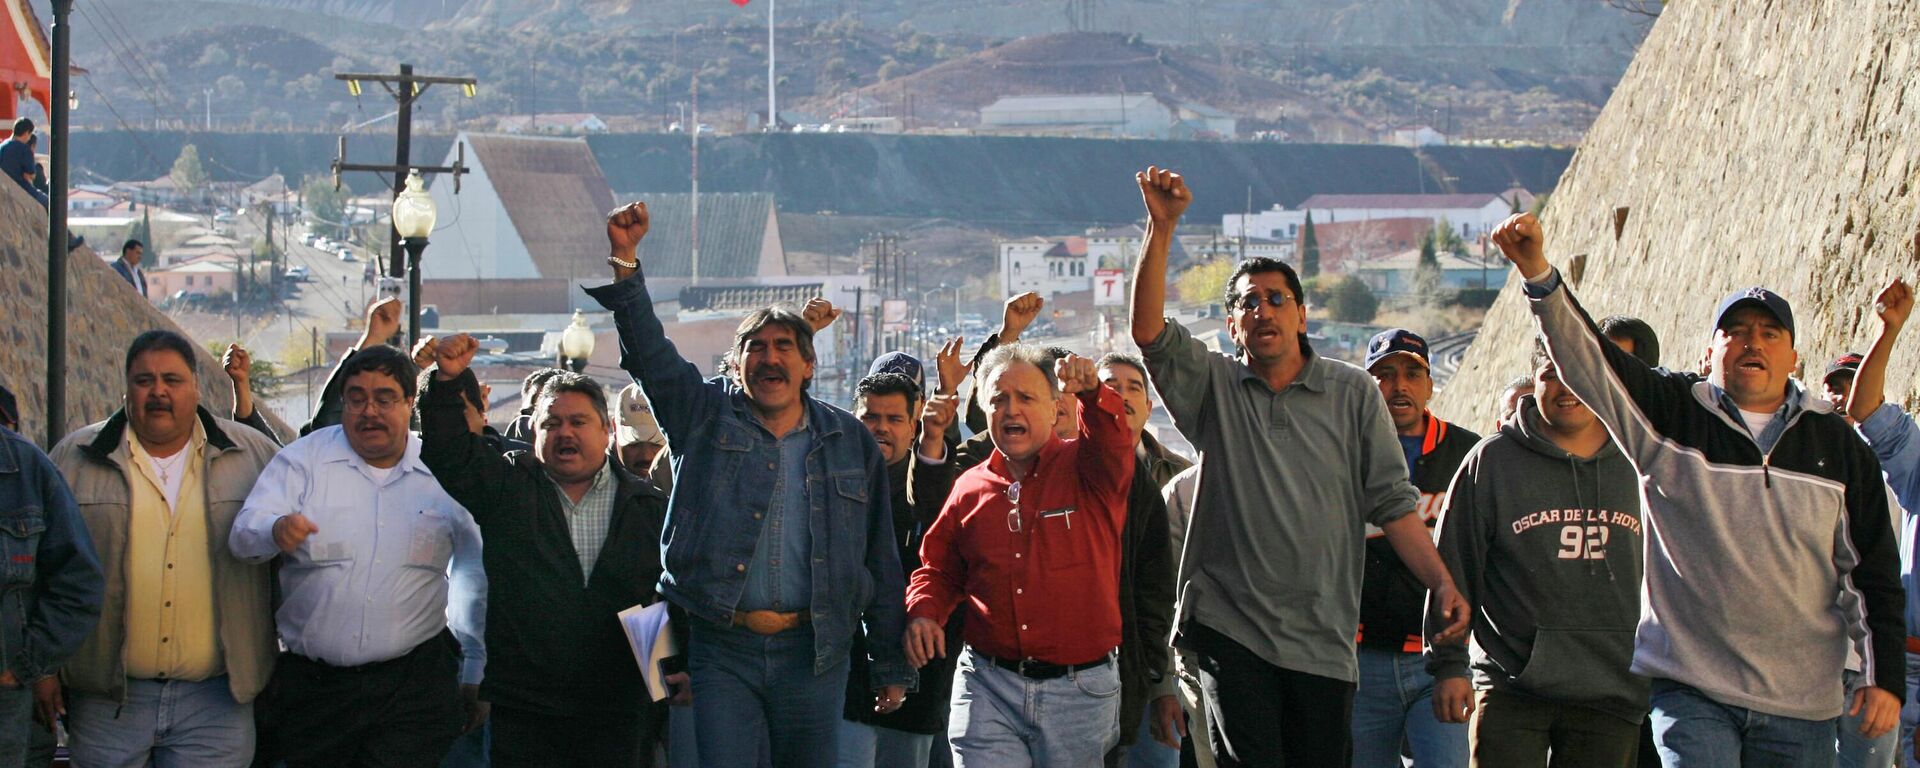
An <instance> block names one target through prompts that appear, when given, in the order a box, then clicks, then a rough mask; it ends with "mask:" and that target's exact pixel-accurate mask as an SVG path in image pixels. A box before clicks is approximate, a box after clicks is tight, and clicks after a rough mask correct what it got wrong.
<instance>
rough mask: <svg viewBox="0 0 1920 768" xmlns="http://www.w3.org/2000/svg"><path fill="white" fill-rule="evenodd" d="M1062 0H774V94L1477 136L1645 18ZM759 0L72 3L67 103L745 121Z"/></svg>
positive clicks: (197, 112) (1577, 72) (1307, 134)
mask: <svg viewBox="0 0 1920 768" xmlns="http://www.w3.org/2000/svg"><path fill="white" fill-rule="evenodd" d="M45 2H46V0H36V4H41V5H44V3H45ZM1063 7H1064V6H1063V5H1062V4H1061V2H1060V0H1045V1H1044V2H1042V0H954V1H953V2H945V3H936V2H931V1H930V0H783V1H782V3H781V5H780V8H781V9H782V10H781V27H780V29H779V33H778V36H777V38H778V39H777V45H778V47H779V66H780V79H781V83H780V91H781V95H782V104H783V105H786V106H790V107H801V108H804V109H806V110H807V111H810V112H814V113H817V114H835V113H845V112H849V111H857V110H859V109H860V108H861V106H860V105H865V107H866V108H867V109H868V110H869V112H868V113H869V114H870V113H871V111H870V110H872V109H875V108H877V109H880V110H883V111H884V112H885V113H894V112H899V111H901V107H900V105H901V104H902V103H904V102H905V101H906V100H908V99H911V101H912V113H913V115H914V117H915V120H914V123H915V125H916V126H917V127H967V126H970V125H972V124H973V122H974V121H975V119H976V118H975V115H974V111H975V110H977V109H978V108H979V106H981V105H984V104H986V103H990V102H991V101H992V100H993V99H994V98H997V97H998V96H1001V95H1009V94H1017V93H1074V92H1085V93H1109V92H1113V91H1115V90H1118V89H1120V88H1125V89H1127V90H1132V91H1153V92H1155V93H1159V94H1161V95H1164V96H1169V97H1172V98H1176V99H1179V100H1187V101H1195V102H1200V103H1206V104H1211V105H1213V106H1217V107H1221V108H1223V109H1227V110H1229V111H1232V112H1234V113H1236V114H1238V115H1241V116H1242V117H1243V118H1248V119H1250V121H1251V122H1249V123H1248V126H1249V127H1250V128H1253V129H1268V128H1278V129H1281V130H1285V131H1286V132H1287V133H1288V134H1289V135H1292V136H1294V137H1295V138H1297V139H1300V140H1321V141H1327V140H1331V141H1366V140H1371V139H1373V137H1374V136H1375V135H1376V134H1377V133H1378V131H1379V130H1380V129H1381V128H1384V127H1388V126H1393V125H1398V124H1406V123H1431V124H1434V125H1436V126H1440V127H1442V128H1443V129H1444V128H1447V127H1451V128H1453V129H1454V130H1453V133H1454V134H1456V135H1461V136H1466V137H1472V138H1492V139H1522V140H1529V141H1544V142H1554V143H1571V142H1572V141H1574V140H1576V139H1577V138H1578V136H1579V135H1580V133H1581V132H1582V131H1584V129H1585V128H1586V126H1587V125H1588V124H1589V123H1590V122H1591V120H1592V118H1593V116H1594V114H1596V113H1597V110H1598V107H1599V105H1600V104H1602V103H1603V102H1604V101H1605V99H1606V97H1607V95H1608V94H1609V93H1610V91H1611V88H1612V84H1613V82H1614V81H1615V80H1616V79H1617V78H1618V76H1619V74H1620V72H1621V71H1622V70H1623V69H1624V67H1625V65H1626V62H1627V60H1628V58H1629V57H1630V56H1631V54H1632V51H1633V48H1634V46H1635V45H1636V44H1637V41H1638V39H1639V38H1638V34H1639V33H1638V31H1637V27H1636V26H1635V24H1637V23H1638V21H1637V20H1635V19H1634V18H1633V17H1631V16H1630V15H1628V14H1624V13H1622V12H1619V11H1617V10H1614V9H1611V8H1608V7H1606V6H1605V5H1604V4H1603V3H1599V2H1595V1H1594V0H1346V1H1345V2H1335V3H1305V2H1299V1H1298V0H1280V1H1279V2H1260V3H1253V2H1246V1H1245V0H1193V1H1192V2H1182V3H1179V4H1174V3H1171V2H1168V1H1167V0H1160V1H1158V2H1154V1H1151V0H1109V1H1108V2H1107V3H1106V4H1104V5H1101V6H1100V11H1099V13H1100V14H1101V15H1100V16H1098V17H1097V18H1096V19H1095V20H1093V21H1092V22H1091V23H1087V24H1082V25H1081V26H1083V27H1086V28H1087V29H1085V30H1081V31H1068V29H1067V28H1068V26H1069V25H1068V24H1067V22H1066V18H1065V16H1064V14H1063V13H1061V9H1062V8H1063ZM1176 8H1177V9H1178V13H1177V14H1173V13H1172V12H1173V10H1174V9H1176ZM762 9H763V6H760V5H757V4H750V5H749V7H747V8H745V9H741V8H736V7H734V6H733V5H732V4H731V3H725V2H719V1H718V0H699V2H693V1H692V0H648V1H647V2H638V1H637V0H422V1H420V2H408V3H400V2H396V1H395V0H227V1H225V2H214V1H213V0H99V2H89V3H86V4H83V5H82V7H81V8H79V9H78V10H77V11H76V17H75V20H76V25H75V32H74V41H75V53H76V62H77V63H79V64H81V65H82V66H86V67H88V68H89V69H90V70H91V74H89V75H87V76H85V77H83V78H81V80H80V82H78V83H76V86H77V89H78V90H79V92H80V96H81V99H82V103H83V105H95V106H105V107H108V109H99V108H94V109H88V108H85V107H83V108H82V109H81V110H80V111H79V112H77V113H76V114H75V119H76V121H77V123H78V124H80V125H83V126H92V127H98V128H122V127H124V128H132V127H136V126H139V127H148V128H151V127H154V126H163V127H175V128H186V127H189V126H195V127H200V128H203V129H204V128H205V127H206V124H207V123H209V122H211V123H212V125H213V126H214V127H215V128H216V129H220V130H321V131H335V130H338V129H339V127H340V126H343V125H347V124H350V123H360V122H365V121H369V120H374V119H376V118H378V117H380V116H381V115H382V114H383V113H384V112H385V111H386V106H387V105H386V103H385V100H384V99H382V98H379V97H380V96H382V95H383V94H381V93H380V92H378V91H377V90H375V91H372V92H370V93H369V94H368V95H367V96H363V97H362V98H360V99H354V98H353V97H351V96H349V95H348V94H347V93H346V91H345V88H344V87H342V86H341V85H339V84H338V83H336V82H334V81H333V79H332V76H333V73H335V72H338V71H343V70H348V69H354V70H391V69H392V68H393V67H394V66H396V65H397V64H398V63H399V62H401V61H406V62H409V63H413V64H415V65H416V67H417V68H418V69H419V70H420V71H423V72H434V73H445V74H464V75H472V76H474V77H476V78H478V79H479V80H480V81H481V87H480V89H479V94H478V97H477V98H475V99H460V98H456V97H447V96H430V97H429V98H428V99H427V100H426V101H425V102H423V103H422V105H421V108H420V109H419V110H418V111H417V113H416V114H417V118H418V119H420V120H423V121H425V122H426V123H427V125H426V126H424V127H426V128H429V129H432V128H435V127H438V128H440V129H445V128H447V127H449V126H454V125H463V126H469V125H476V124H481V123H485V122H488V121H489V118H491V117H493V116H499V115H507V114H525V113H529V112H544V113H553V112H593V113H598V114H600V115H602V116H604V117H617V118H621V119H620V120H618V121H615V122H616V124H617V125H618V126H619V128H618V129H620V130H659V129H660V128H662V127H664V126H665V125H666V124H667V123H669V122H672V121H675V120H679V119H682V115H683V113H682V111H681V110H682V109H683V106H685V105H688V103H689V102H691V101H692V90H693V88H692V86H693V82H694V79H695V78H696V76H697V77H698V79H699V81H700V83H701V88H700V91H701V93H700V103H701V106H702V111H703V113H705V114H706V115H707V117H703V122H710V123H714V124H716V125H719V126H721V127H723V128H729V127H730V128H733V129H739V128H742V127H744V125H745V123H746V121H747V115H748V113H749V112H751V111H754V110H757V109H761V108H763V105H764V104H765V102H766V93H765V87H766V86H765V72H766V49H765V45H766V29H765V26H764V19H765V17H764V15H763V13H764V11H763V10H762ZM1170 15H1176V16H1177V18H1167V17H1168V16H1170ZM960 17H966V18H968V19H971V21H970V22H968V23H965V24H962V23H958V20H959V18H960ZM209 91H211V94H209V93H208V92H209ZM209 101H210V102H211V104H210V105H209ZM876 105H877V106H876ZM209 113H211V114H209ZM708 117H710V118H711V119H708Z"/></svg>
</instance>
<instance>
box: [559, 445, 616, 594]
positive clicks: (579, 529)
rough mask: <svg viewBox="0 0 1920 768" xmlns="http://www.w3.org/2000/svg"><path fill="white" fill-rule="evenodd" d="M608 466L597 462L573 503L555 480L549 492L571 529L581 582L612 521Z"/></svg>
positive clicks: (589, 574) (588, 573) (590, 569)
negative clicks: (590, 479) (588, 483)
mask: <svg viewBox="0 0 1920 768" xmlns="http://www.w3.org/2000/svg"><path fill="white" fill-rule="evenodd" d="M610 467H611V465H609V464H601V465H600V471H599V472H598V473H597V474H595V475H594V476H593V485H592V486H590V487H588V488H587V494H586V495H585V496H581V497H580V501H579V503H577V504H576V503H574V501H573V499H569V498H567V492H566V491H564V490H561V489H560V485H559V484H558V483H555V484H554V486H553V492H554V493H556V494H559V496H560V510H561V511H562V512H565V513H566V518H567V528H568V529H570V530H571V531H572V533H573V551H574V553H575V554H577V555H579V556H580V577H581V582H582V583H585V582H586V581H587V580H588V579H590V578H592V576H593V562H594V561H595V560H598V559H599V558H600V545H601V544H603V543H605V542H606V540H607V528H608V526H610V525H612V523H613V491H614V482H613V470H612V469H611V468H610Z"/></svg>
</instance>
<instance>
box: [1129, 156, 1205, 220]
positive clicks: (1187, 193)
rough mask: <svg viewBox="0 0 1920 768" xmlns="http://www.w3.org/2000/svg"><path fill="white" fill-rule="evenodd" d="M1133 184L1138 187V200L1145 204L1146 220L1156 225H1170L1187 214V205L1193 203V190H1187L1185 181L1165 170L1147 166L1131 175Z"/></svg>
mask: <svg viewBox="0 0 1920 768" xmlns="http://www.w3.org/2000/svg"><path fill="white" fill-rule="evenodd" d="M1133 180H1134V182H1136V183H1138V184H1139V185H1140V198H1141V199H1142V200H1144V201H1145V202H1146V204H1147V218H1148V219H1149V220H1152V221H1154V222H1157V223H1172V222H1175V221H1178V220H1179V219H1180V215H1181V214H1183V213H1186V212H1187V205H1189V204H1191V203H1192V202H1193V190H1190V189H1187V181H1186V179H1183V178H1181V177H1180V174H1177V173H1174V172H1173V171H1169V170H1167V169H1165V168H1159V167H1155V166H1151V165H1149V166H1147V169H1146V170H1144V171H1141V172H1139V173H1136V174H1134V175H1133Z"/></svg>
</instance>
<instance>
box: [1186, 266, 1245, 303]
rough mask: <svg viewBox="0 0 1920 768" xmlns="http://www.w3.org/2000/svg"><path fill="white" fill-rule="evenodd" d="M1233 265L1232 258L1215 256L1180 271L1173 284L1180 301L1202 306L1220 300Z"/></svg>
mask: <svg viewBox="0 0 1920 768" xmlns="http://www.w3.org/2000/svg"><path fill="white" fill-rule="evenodd" d="M1235 266H1237V265H1236V264H1235V263H1234V260H1233V259H1223V258H1216V259H1213V260H1211V261H1206V262H1202V263H1200V264H1197V265H1194V266H1193V267H1190V268H1188V269H1187V271H1185V272H1182V273H1180V277H1178V278H1176V279H1175V280H1174V285H1175V286H1176V287H1178V288H1179V289H1180V301H1181V303H1183V304H1186V305H1187V306H1189V307H1204V306H1207V305H1209V304H1213V303H1215V302H1219V301H1222V300H1223V298H1224V294H1225V293H1226V289H1227V277H1228V276H1230V275H1232V274H1233V268H1234V267H1235Z"/></svg>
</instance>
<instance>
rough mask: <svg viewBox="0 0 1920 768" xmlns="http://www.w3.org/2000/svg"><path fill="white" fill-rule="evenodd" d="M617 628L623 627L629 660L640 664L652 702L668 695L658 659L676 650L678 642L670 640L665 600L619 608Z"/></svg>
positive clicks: (668, 690)
mask: <svg viewBox="0 0 1920 768" xmlns="http://www.w3.org/2000/svg"><path fill="white" fill-rule="evenodd" d="M620 628H621V629H623V630H626V632H627V645H628V647H631V648H632V649H633V660H634V662H636V663H638V664H639V665H640V675H641V677H644V678H646V681H647V694H648V695H650V696H652V697H653V700H654V701H660V700H662V699H665V698H667V697H668V696H669V695H672V693H673V691H672V690H670V689H668V687H667V682H666V680H665V679H664V678H665V677H666V675H665V674H663V673H662V672H661V671H660V660H661V659H665V658H667V657H668V656H673V655H676V654H678V653H679V652H680V648H679V644H678V643H676V642H674V639H673V632H672V625H671V623H669V622H668V621H667V602H666V601H665V600H662V601H660V602H657V603H654V604H653V605H636V606H634V607H632V608H628V609H626V610H624V611H621V612H620Z"/></svg>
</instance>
